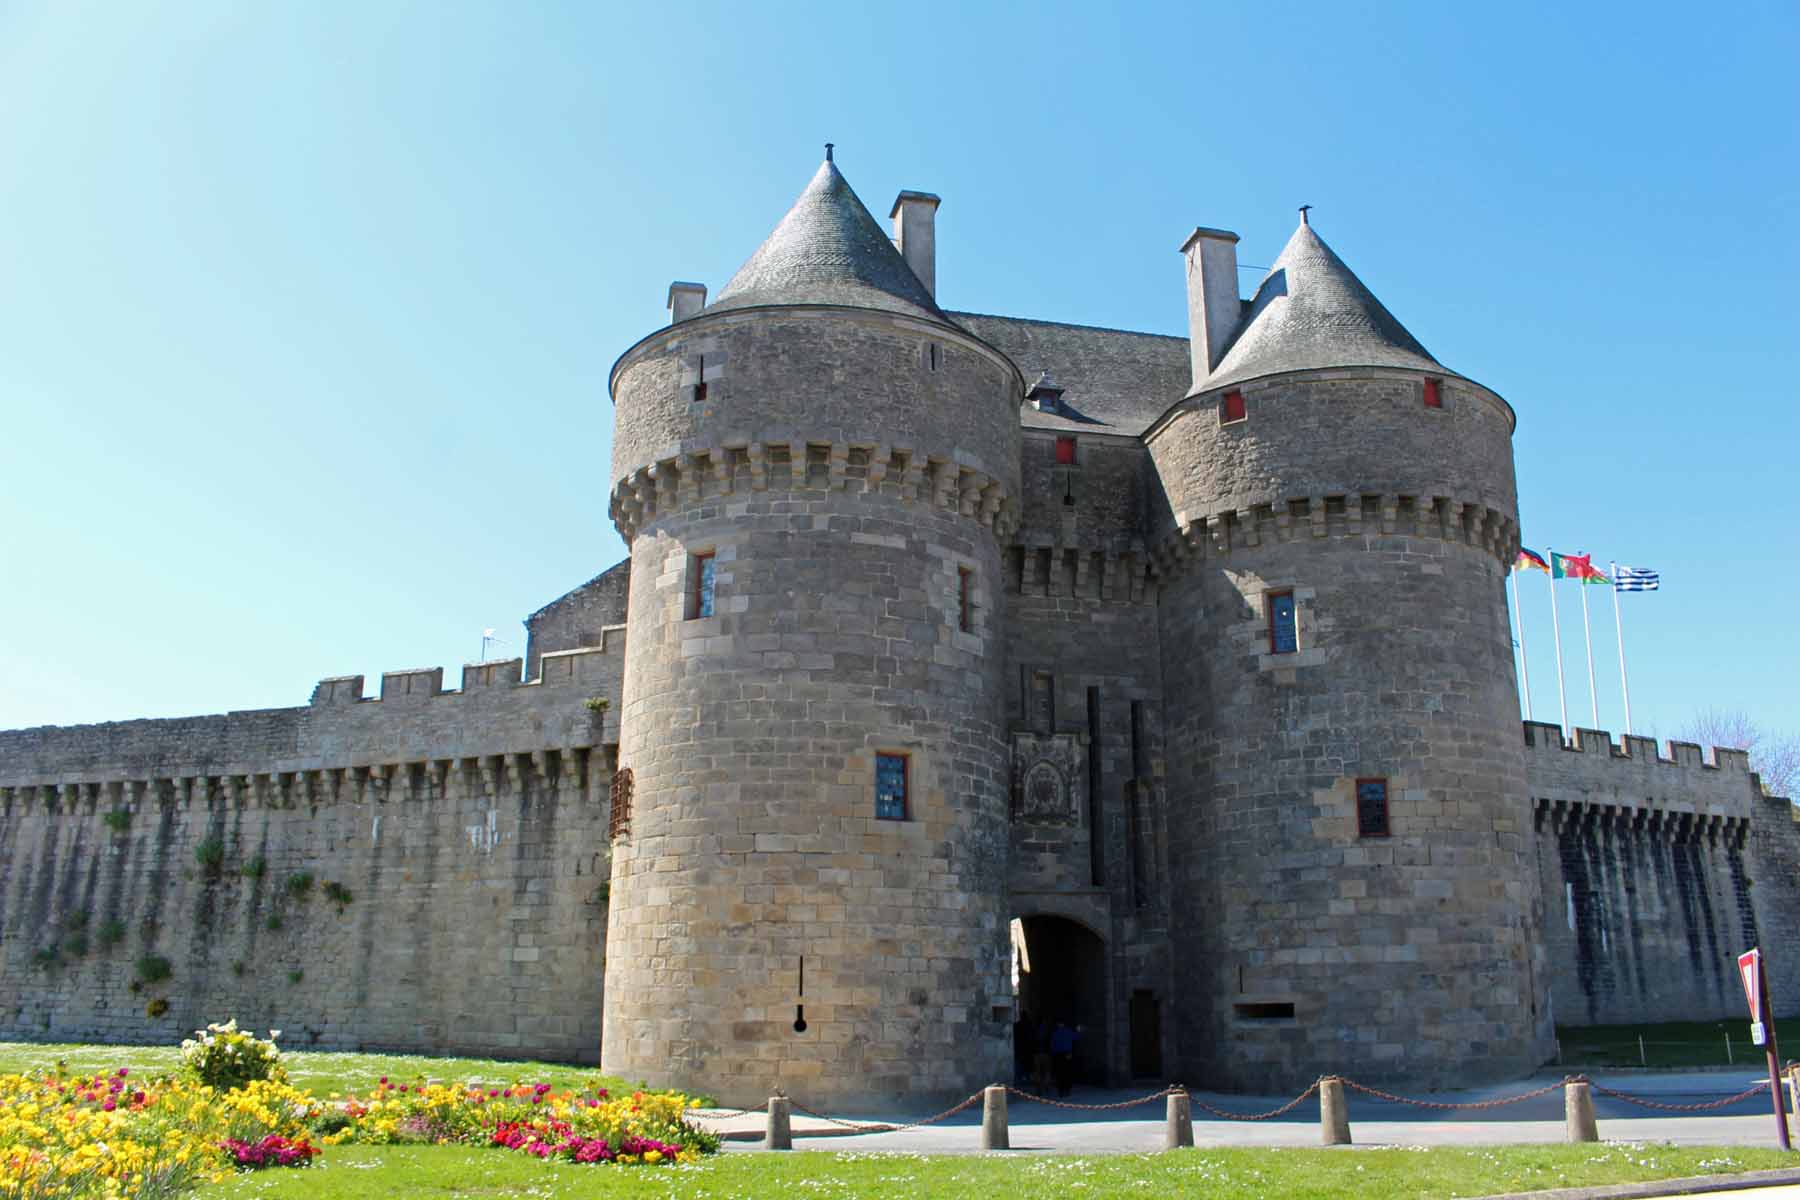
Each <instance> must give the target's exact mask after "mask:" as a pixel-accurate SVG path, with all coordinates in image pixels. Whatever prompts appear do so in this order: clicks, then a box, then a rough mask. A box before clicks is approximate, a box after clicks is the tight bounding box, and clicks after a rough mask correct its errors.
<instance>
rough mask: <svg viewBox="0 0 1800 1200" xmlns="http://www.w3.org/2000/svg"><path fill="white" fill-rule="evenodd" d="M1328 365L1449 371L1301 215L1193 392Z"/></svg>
mask: <svg viewBox="0 0 1800 1200" xmlns="http://www.w3.org/2000/svg"><path fill="white" fill-rule="evenodd" d="M1331 367H1396V368H1400V369H1408V370H1419V371H1431V372H1438V373H1443V374H1447V375H1455V374H1456V372H1454V371H1451V370H1450V369H1449V368H1447V367H1445V366H1444V365H1443V364H1442V363H1441V362H1439V361H1438V360H1437V359H1436V358H1434V357H1433V356H1432V354H1431V352H1430V351H1429V350H1427V349H1425V347H1424V345H1423V344H1421V343H1420V341H1419V339H1418V338H1416V337H1414V336H1413V335H1412V333H1411V332H1410V331H1409V330H1408V329H1407V328H1406V326H1404V325H1402V324H1401V323H1400V321H1399V319H1398V318H1396V317H1395V316H1394V314H1393V313H1391V312H1389V311H1388V309H1387V307H1386V306H1385V305H1383V304H1382V303H1381V301H1380V300H1379V299H1377V298H1376V296H1375V294H1374V293H1373V292H1371V291H1370V290H1369V288H1368V286H1367V285H1366V284H1364V283H1363V281H1362V280H1361V279H1359V278H1357V275H1356V272H1354V271H1352V270H1351V269H1350V267H1349V266H1348V265H1347V264H1346V263H1345V262H1344V260H1343V259H1341V258H1339V257H1338V256H1337V254H1336V252H1334V251H1333V250H1332V249H1331V247H1330V246H1328V245H1326V244H1325V240H1324V239H1323V238H1321V237H1320V236H1319V235H1318V233H1317V232H1315V231H1314V230H1313V228H1312V226H1311V225H1309V224H1306V223H1305V222H1302V223H1301V225H1300V227H1299V228H1298V229H1296V230H1294V235H1293V236H1292V237H1291V238H1289V239H1288V243H1287V245H1286V246H1285V247H1283V248H1282V251H1281V254H1280V256H1279V257H1277V258H1276V260H1275V263H1274V265H1273V266H1272V267H1270V268H1269V272H1268V274H1267V275H1265V276H1263V278H1262V281H1261V282H1260V283H1259V284H1258V285H1257V288H1256V294H1255V296H1254V297H1253V299H1252V300H1251V302H1250V308H1249V311H1248V313H1247V314H1246V315H1245V317H1244V319H1243V323H1242V325H1241V326H1240V327H1239V329H1238V331H1237V334H1236V336H1235V337H1234V338H1233V339H1232V342H1231V345H1230V346H1228V347H1227V348H1226V351H1225V355H1224V357H1223V358H1221V359H1220V360H1219V365H1218V367H1217V368H1215V369H1214V370H1213V372H1212V373H1211V374H1210V375H1208V376H1207V378H1206V380H1205V382H1204V383H1202V384H1201V385H1200V387H1199V388H1198V389H1196V390H1197V391H1211V390H1213V389H1215V388H1219V387H1223V386H1226V385H1227V384H1232V383H1242V382H1245V381H1247V380H1250V379H1259V378H1262V377H1264V376H1267V375H1279V374H1285V373H1288V372H1292V371H1304V370H1320V369H1325V368H1331Z"/></svg>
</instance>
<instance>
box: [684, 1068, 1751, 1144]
mask: <svg viewBox="0 0 1800 1200" xmlns="http://www.w3.org/2000/svg"><path fill="white" fill-rule="evenodd" d="M1326 1079H1335V1080H1337V1081H1338V1082H1339V1083H1341V1084H1343V1085H1344V1086H1345V1087H1346V1088H1348V1089H1350V1090H1351V1091H1353V1092H1360V1093H1362V1094H1363V1095H1365V1096H1372V1097H1374V1098H1375V1099H1377V1100H1385V1101H1387V1102H1388V1103H1390V1104H1406V1105H1410V1106H1412V1107H1413V1108H1428V1109H1435V1110H1437V1111H1440V1112H1466V1111H1471V1110H1476V1109H1489V1108H1504V1107H1505V1106H1506V1105H1509V1104H1520V1103H1523V1102H1524V1101H1526V1100H1535V1099H1537V1098H1538V1097H1539V1096H1547V1095H1549V1094H1550V1093H1551V1092H1555V1091H1560V1090H1561V1089H1562V1088H1563V1086H1564V1085H1565V1084H1569V1083H1586V1084H1587V1085H1588V1086H1589V1087H1590V1088H1592V1089H1593V1090H1594V1091H1595V1092H1596V1093H1598V1094H1599V1095H1602V1096H1610V1097H1612V1098H1613V1099H1615V1100H1622V1101H1624V1102H1625V1103H1627V1104H1636V1105H1638V1106H1639V1107H1641V1108H1651V1109H1656V1110H1658V1111H1659V1112H1707V1111H1710V1110H1712V1109H1718V1108H1728V1107H1730V1106H1731V1105H1733V1104H1737V1103H1739V1102H1741V1101H1744V1100H1748V1099H1749V1098H1750V1097H1752V1096H1754V1095H1756V1094H1757V1093H1759V1092H1764V1091H1767V1090H1768V1088H1769V1084H1768V1081H1767V1080H1764V1081H1763V1082H1761V1083H1758V1084H1757V1085H1756V1086H1755V1087H1752V1088H1749V1089H1747V1090H1746V1091H1742V1092H1739V1093H1738V1094H1737V1095H1735V1096H1727V1097H1725V1098H1724V1099H1722V1100H1708V1101H1702V1102H1700V1103H1697V1104H1663V1103H1661V1102H1659V1101H1656V1100H1645V1099H1644V1098H1643V1097H1641V1096H1633V1095H1630V1094H1628V1093H1626V1092H1620V1091H1615V1090H1613V1089H1612V1088H1609V1087H1603V1086H1602V1085H1600V1084H1598V1083H1595V1082H1593V1081H1592V1080H1591V1079H1588V1078H1587V1077H1586V1076H1583V1075H1571V1076H1569V1077H1567V1078H1566V1079H1562V1080H1559V1081H1557V1082H1556V1083H1549V1084H1545V1085H1544V1086H1543V1087H1541V1088H1534V1089H1532V1090H1531V1091H1529V1092H1520V1093H1519V1094H1518V1095H1516V1096H1500V1097H1498V1098H1496V1099H1493V1100H1473V1101H1460V1102H1459V1101H1451V1100H1418V1099H1414V1098H1413V1097H1411V1096H1397V1095H1395V1094H1394V1093H1392V1092H1384V1091H1382V1090H1381V1089H1380V1088H1372V1087H1369V1086H1367V1085H1366V1084H1361V1083H1358V1082H1356V1081H1355V1080H1354V1079H1345V1078H1344V1077H1343V1076H1341V1075H1327V1076H1324V1077H1323V1078H1321V1079H1320V1080H1319V1081H1318V1082H1316V1083H1314V1084H1313V1085H1312V1086H1311V1087H1309V1088H1307V1089H1306V1090H1305V1091H1304V1092H1301V1093H1300V1094H1299V1095H1298V1096H1295V1097H1294V1098H1293V1099H1292V1100H1289V1101H1288V1102H1287V1103H1286V1104H1283V1105H1282V1106H1281V1107H1280V1108H1272V1109H1270V1110H1269V1111H1268V1112H1261V1113H1240V1112H1232V1111H1231V1110H1229V1109H1224V1108H1215V1107H1214V1106H1213V1105H1211V1104H1208V1103H1207V1102H1206V1101H1204V1100H1201V1099H1199V1098H1198V1097H1196V1096H1193V1095H1192V1094H1191V1093H1190V1094H1189V1096H1188V1102H1189V1103H1190V1104H1191V1105H1193V1107H1194V1108H1196V1109H1199V1110H1200V1111H1201V1112H1204V1113H1206V1114H1207V1115H1209V1116H1212V1117H1216V1118H1217V1119H1219V1120H1221V1121H1272V1120H1274V1119H1275V1118H1277V1117H1284V1116H1286V1115H1287V1114H1288V1113H1291V1112H1293V1111H1294V1110H1295V1109H1296V1108H1298V1107H1300V1106H1301V1105H1302V1104H1304V1103H1306V1102H1307V1101H1308V1100H1310V1099H1312V1098H1313V1097H1314V1096H1316V1095H1317V1094H1318V1092H1319V1084H1320V1083H1323V1082H1325V1080H1326ZM983 1090H984V1091H985V1089H983ZM1186 1090H1187V1089H1185V1088H1182V1087H1166V1088H1163V1089H1162V1090H1161V1091H1158V1092H1151V1093H1150V1094H1148V1095H1145V1096H1139V1097H1138V1098H1137V1099H1135V1100H1121V1101H1119V1102H1118V1103H1116V1104H1075V1103H1073V1102H1071V1101H1067V1100H1052V1099H1051V1098H1050V1097H1048V1096H1039V1095H1036V1094H1034V1093H1032V1092H1027V1091H1025V1090H1024V1089H1022V1088H1016V1087H1011V1086H1008V1087H1007V1089H1006V1091H1007V1094H1008V1095H1011V1096H1017V1097H1018V1098H1019V1099H1021V1100H1026V1101H1030V1102H1031V1103H1033V1104H1043V1105H1046V1106H1048V1107H1050V1108H1064V1109H1070V1110H1072V1111H1076V1112H1116V1111H1119V1110H1120V1109H1126V1108H1136V1107H1138V1106H1139V1105H1141V1104H1149V1103H1152V1102H1154V1101H1157V1100H1162V1099H1165V1098H1166V1097H1168V1096H1172V1095H1174V1094H1176V1093H1178V1092H1184V1091H1186ZM982 1095H983V1092H974V1093H972V1094H971V1095H970V1096H969V1098H968V1099H966V1100H964V1101H963V1102H962V1103H960V1104H957V1105H954V1106H953V1107H950V1108H946V1109H945V1110H944V1111H943V1112H941V1113H938V1114H937V1115H936V1116H932V1117H926V1118H925V1119H924V1120H921V1121H905V1122H901V1123H899V1124H890V1123H886V1122H863V1121H846V1120H844V1119H842V1118H841V1117H829V1116H826V1115H825V1114H824V1113H822V1112H815V1111H814V1110H812V1109H810V1108H808V1107H806V1106H805V1105H804V1104H801V1103H800V1102H799V1101H797V1100H794V1099H792V1098H791V1097H790V1098H789V1100H788V1103H789V1104H790V1105H791V1106H792V1107H793V1109H794V1111H795V1112H801V1113H805V1114H806V1115H807V1116H809V1117H813V1118H815V1119H817V1120H820V1121H825V1122H827V1123H829V1124H832V1125H836V1126H838V1127H840V1128H842V1129H850V1130H854V1131H856V1132H857V1133H898V1132H900V1131H901V1130H905V1129H923V1128H925V1127H926V1126H927V1125H936V1124H937V1123H939V1122H940V1121H947V1120H949V1119H950V1118H951V1117H954V1116H955V1115H956V1114H958V1113H960V1112H963V1111H965V1110H967V1109H969V1108H971V1107H973V1106H974V1105H976V1104H979V1103H981V1100H982ZM762 1111H763V1110H762V1109H759V1108H739V1109H731V1110H708V1111H707V1112H706V1114H705V1115H706V1116H707V1117H716V1118H720V1119H729V1118H732V1117H743V1116H749V1115H750V1114H752V1113H760V1112H762Z"/></svg>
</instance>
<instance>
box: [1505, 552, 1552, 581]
mask: <svg viewBox="0 0 1800 1200" xmlns="http://www.w3.org/2000/svg"><path fill="white" fill-rule="evenodd" d="M1513 570H1515V571H1543V572H1544V573H1546V574H1548V573H1549V571H1550V564H1549V563H1547V562H1545V561H1544V556H1543V555H1541V554H1539V553H1538V552H1537V551H1536V550H1527V549H1526V548H1525V547H1523V546H1520V547H1519V557H1518V558H1515V559H1514V560H1513Z"/></svg>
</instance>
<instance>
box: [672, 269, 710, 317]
mask: <svg viewBox="0 0 1800 1200" xmlns="http://www.w3.org/2000/svg"><path fill="white" fill-rule="evenodd" d="M705 307H706V285H705V284H704V283H683V282H682V281H681V280H679V279H677V280H676V281H675V282H674V283H671V284H670V285H669V324H671V325H673V324H675V322H677V321H685V320H687V319H688V318H689V317H691V316H693V315H694V314H695V313H697V312H699V311H700V310H701V309H703V308H705Z"/></svg>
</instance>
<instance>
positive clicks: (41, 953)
mask: <svg viewBox="0 0 1800 1200" xmlns="http://www.w3.org/2000/svg"><path fill="white" fill-rule="evenodd" d="M31 961H32V962H34V963H36V964H37V965H38V966H40V967H43V968H44V969H45V970H46V971H48V970H52V969H54V968H56V967H60V966H61V965H62V951H61V950H60V949H58V948H57V947H55V946H44V947H41V948H39V949H37V950H34V951H32V953H31Z"/></svg>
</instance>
